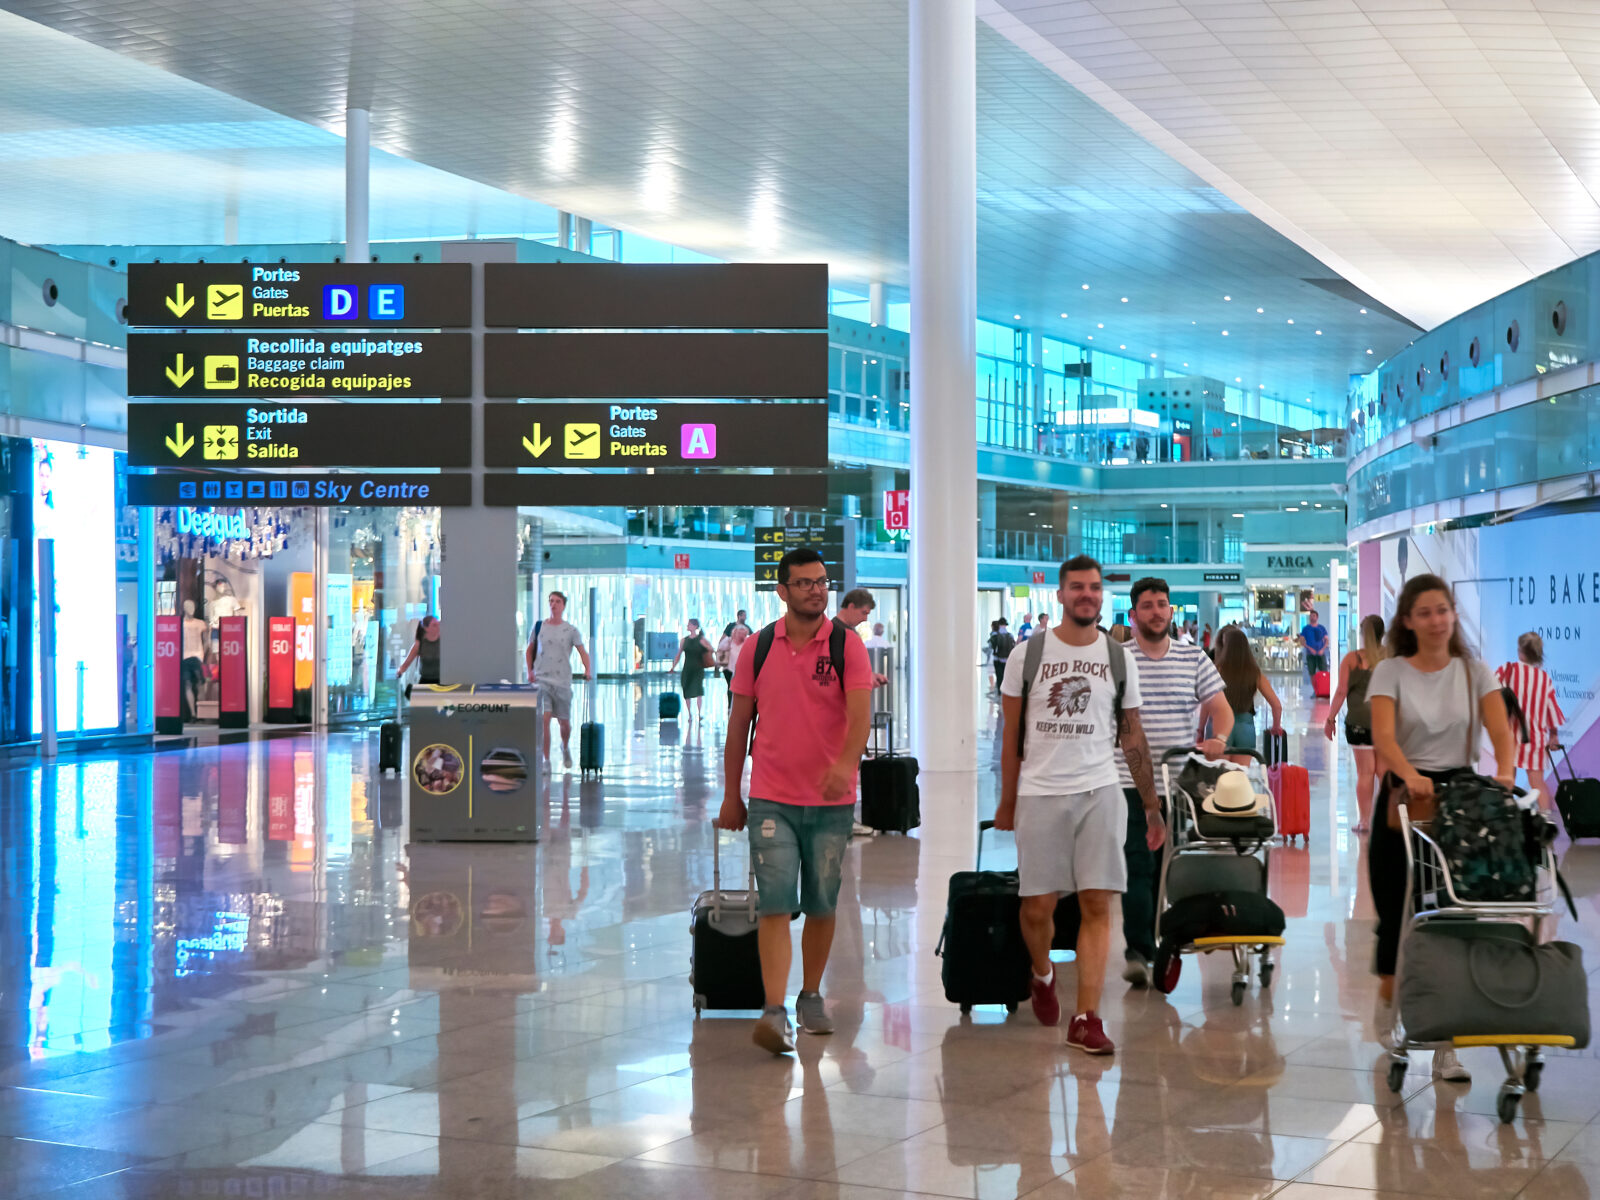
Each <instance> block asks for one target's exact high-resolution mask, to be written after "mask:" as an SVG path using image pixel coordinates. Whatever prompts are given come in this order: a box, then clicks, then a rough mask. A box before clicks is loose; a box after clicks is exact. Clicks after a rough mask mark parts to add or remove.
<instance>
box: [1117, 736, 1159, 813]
mask: <svg viewBox="0 0 1600 1200" xmlns="http://www.w3.org/2000/svg"><path fill="white" fill-rule="evenodd" d="M1122 756H1123V758H1124V759H1125V760H1126V761H1127V764H1128V774H1129V775H1131V776H1133V783H1134V786H1135V787H1137V788H1138V789H1139V796H1140V798H1141V799H1143V800H1144V802H1145V806H1146V807H1147V808H1154V807H1155V801H1156V776H1155V768H1154V765H1153V764H1152V763H1151V761H1150V743H1149V742H1148V741H1147V740H1146V739H1145V736H1144V725H1143V723H1142V722H1141V721H1140V720H1139V718H1138V717H1137V716H1135V715H1134V714H1132V713H1123V714H1122Z"/></svg>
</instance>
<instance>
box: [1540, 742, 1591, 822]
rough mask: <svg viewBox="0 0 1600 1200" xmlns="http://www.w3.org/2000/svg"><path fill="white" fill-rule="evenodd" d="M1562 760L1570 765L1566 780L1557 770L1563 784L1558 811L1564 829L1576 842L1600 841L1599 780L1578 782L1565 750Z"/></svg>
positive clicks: (1557, 797) (1558, 789)
mask: <svg viewBox="0 0 1600 1200" xmlns="http://www.w3.org/2000/svg"><path fill="white" fill-rule="evenodd" d="M1552 757H1554V756H1553V755H1552ZM1561 758H1562V760H1563V761H1564V762H1565V763H1566V764H1567V778H1565V779H1562V778H1561V768H1560V767H1557V768H1556V778H1557V779H1558V780H1559V781H1560V782H1558V783H1557V784H1556V809H1557V810H1558V811H1559V812H1560V813H1561V825H1562V827H1563V828H1564V829H1566V831H1567V837H1568V838H1570V839H1571V840H1572V841H1574V842H1575V841H1577V840H1578V839H1579V838H1600V779H1581V778H1579V776H1578V773H1577V771H1575V770H1573V767H1572V760H1571V759H1570V758H1568V757H1567V751H1566V749H1565V748H1564V747H1563V748H1562V751H1561Z"/></svg>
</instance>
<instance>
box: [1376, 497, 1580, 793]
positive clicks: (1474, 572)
mask: <svg viewBox="0 0 1600 1200" xmlns="http://www.w3.org/2000/svg"><path fill="white" fill-rule="evenodd" d="M1597 546H1600V513H1574V514H1571V515H1568V516H1554V517H1541V518H1534V519H1528V520H1522V521H1509V522H1507V523H1505V524H1503V525H1483V526H1479V527H1477V528H1474V529H1454V530H1448V531H1445V532H1438V533H1420V532H1419V533H1413V534H1408V535H1405V536H1402V537H1397V538H1390V539H1388V540H1386V541H1384V542H1381V543H1379V558H1380V563H1381V578H1382V593H1381V597H1380V600H1379V602H1380V605H1381V611H1382V613H1383V616H1384V619H1385V620H1388V619H1390V618H1391V617H1392V616H1393V614H1394V607H1395V600H1396V598H1397V597H1398V596H1399V594H1400V589H1401V588H1402V587H1403V586H1404V585H1405V581H1406V580H1407V579H1410V578H1413V577H1414V576H1417V575H1421V574H1425V573H1431V574H1435V575H1439V576H1441V577H1443V578H1444V579H1445V580H1446V581H1448V582H1449V583H1450V584H1451V586H1452V588H1453V589H1454V592H1455V597H1456V610H1457V614H1458V619H1459V620H1460V622H1461V629H1462V632H1463V634H1464V635H1465V636H1466V638H1467V641H1468V644H1469V645H1471V646H1472V648H1473V649H1474V650H1475V651H1476V652H1477V654H1478V656H1479V657H1481V658H1482V659H1483V660H1484V661H1485V662H1487V663H1488V664H1489V665H1490V666H1491V667H1497V666H1499V665H1500V664H1501V663H1504V662H1510V661H1513V660H1515V658H1516V656H1517V638H1518V637H1519V636H1520V635H1521V634H1523V633H1527V632H1530V631H1531V632H1534V633H1537V634H1538V635H1539V636H1540V637H1542V638H1543V639H1544V654H1545V662H1544V666H1545V670H1547V671H1549V672H1550V677H1551V679H1552V680H1554V682H1555V685H1556V695H1557V697H1558V698H1559V699H1560V701H1561V707H1562V709H1563V710H1564V711H1565V712H1566V715H1567V724H1566V726H1565V728H1564V736H1563V739H1562V740H1563V741H1565V742H1567V743H1568V744H1569V745H1570V746H1572V747H1573V760H1574V765H1575V766H1577V768H1578V770H1579V772H1580V773H1583V774H1589V775H1593V774H1595V773H1596V769H1597V768H1600V729H1597V728H1596V726H1597V724H1600V701H1597V699H1596V697H1597V696H1600V551H1597V550H1596V549H1594V548H1595V547H1597ZM1363 551H1364V553H1363V558H1366V557H1367V556H1368V554H1370V546H1368V547H1363ZM1363 608H1366V605H1363ZM1591 734H1592V735H1593V736H1591Z"/></svg>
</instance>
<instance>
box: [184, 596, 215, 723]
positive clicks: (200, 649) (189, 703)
mask: <svg viewBox="0 0 1600 1200" xmlns="http://www.w3.org/2000/svg"><path fill="white" fill-rule="evenodd" d="M210 633H211V631H210V630H209V629H208V628H207V627H206V623H205V622H204V621H202V620H201V619H200V618H199V617H197V616H195V615H194V601H193V600H185V601H184V602H183V690H182V696H183V719H184V720H185V721H192V720H194V719H195V713H196V712H197V711H198V710H199V704H200V688H201V687H202V686H203V685H204V684H205V679H206V668H205V662H206V642H207V641H209V640H210Z"/></svg>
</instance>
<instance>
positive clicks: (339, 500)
mask: <svg viewBox="0 0 1600 1200" xmlns="http://www.w3.org/2000/svg"><path fill="white" fill-rule="evenodd" d="M128 503H129V504H131V505H133V506H134V507H136V508H137V507H156V508H164V507H168V506H173V505H182V504H223V505H253V504H262V505H267V504H270V505H279V504H290V505H295V504H298V505H302V506H305V507H316V506H318V505H331V504H353V505H381V506H398V505H416V506H419V507H420V506H435V505H436V506H440V507H445V508H463V507H466V506H469V505H471V503H472V476H471V475H467V474H435V473H433V472H425V471H414V472H404V471H397V472H393V473H385V474H382V475H371V474H355V473H348V472H339V471H318V472H311V473H305V472H297V473H295V474H265V473H260V474H250V475H247V474H242V473H236V472H229V471H203V470H198V471H175V470H174V471H163V472H162V473H161V474H159V475H129V476H128Z"/></svg>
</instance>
